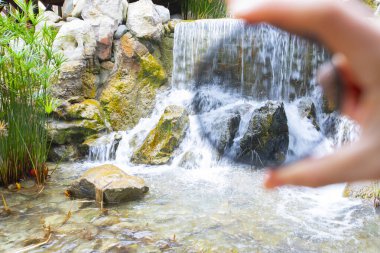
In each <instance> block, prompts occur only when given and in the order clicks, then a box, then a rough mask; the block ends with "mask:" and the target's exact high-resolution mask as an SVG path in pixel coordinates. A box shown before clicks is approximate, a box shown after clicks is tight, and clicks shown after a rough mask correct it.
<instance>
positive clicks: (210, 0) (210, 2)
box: [182, 0, 227, 19]
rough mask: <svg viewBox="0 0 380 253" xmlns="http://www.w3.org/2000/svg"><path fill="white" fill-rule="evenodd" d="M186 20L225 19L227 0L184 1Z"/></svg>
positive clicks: (183, 7)
mask: <svg viewBox="0 0 380 253" xmlns="http://www.w3.org/2000/svg"><path fill="white" fill-rule="evenodd" d="M182 13H183V16H184V19H207V18H224V17H226V14H227V8H226V3H225V0H184V1H183V2H182Z"/></svg>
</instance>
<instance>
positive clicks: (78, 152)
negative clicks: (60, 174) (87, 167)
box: [48, 144, 88, 162]
mask: <svg viewBox="0 0 380 253" xmlns="http://www.w3.org/2000/svg"><path fill="white" fill-rule="evenodd" d="M81 146H82V145H79V144H67V145H58V146H57V145H52V146H51V147H50V150H49V154H48V160H49V161H51V162H69V161H70V162H74V161H78V160H80V159H82V158H83V157H85V156H86V155H87V154H88V149H85V148H81Z"/></svg>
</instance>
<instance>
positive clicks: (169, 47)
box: [160, 36, 174, 76]
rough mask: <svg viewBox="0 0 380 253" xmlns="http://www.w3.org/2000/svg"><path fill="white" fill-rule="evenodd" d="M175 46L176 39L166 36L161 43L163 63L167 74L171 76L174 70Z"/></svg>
mask: <svg viewBox="0 0 380 253" xmlns="http://www.w3.org/2000/svg"><path fill="white" fill-rule="evenodd" d="M173 46H174V38H171V37H169V36H164V37H163V38H162V41H161V43H160V50H161V61H162V65H163V66H164V68H165V70H166V72H167V73H168V75H169V76H171V73H172V70H173Z"/></svg>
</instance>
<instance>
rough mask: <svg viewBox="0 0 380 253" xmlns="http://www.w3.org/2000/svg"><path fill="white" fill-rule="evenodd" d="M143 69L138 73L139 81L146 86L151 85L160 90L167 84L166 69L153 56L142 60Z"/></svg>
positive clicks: (149, 55) (146, 56)
mask: <svg viewBox="0 0 380 253" xmlns="http://www.w3.org/2000/svg"><path fill="white" fill-rule="evenodd" d="M140 64H141V69H140V72H139V73H138V80H139V81H140V82H141V83H142V84H143V85H144V86H145V85H151V86H153V87H155V88H158V87H160V86H162V85H164V84H165V83H166V82H167V80H168V79H167V75H166V72H165V69H164V68H163V67H162V66H161V64H160V63H159V62H158V60H157V59H156V58H155V57H154V56H153V55H151V54H147V55H145V56H143V57H141V58H140Z"/></svg>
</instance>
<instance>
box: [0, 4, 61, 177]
mask: <svg viewBox="0 0 380 253" xmlns="http://www.w3.org/2000/svg"><path fill="white" fill-rule="evenodd" d="M15 2H16V4H17V5H18V6H19V9H12V10H11V11H10V12H9V13H8V15H6V16H4V15H3V16H2V15H0V185H8V184H10V183H14V182H16V181H18V180H19V179H20V178H24V177H26V176H34V177H36V180H37V183H38V184H42V183H43V182H44V180H45V177H46V173H47V167H46V159H47V154H48V149H49V145H48V135H47V130H46V124H47V117H48V115H47V113H46V109H47V108H48V107H49V104H50V103H51V100H52V98H51V97H50V96H49V87H50V84H51V83H53V82H54V81H55V80H56V78H57V76H58V70H59V66H60V65H61V63H62V61H63V57H62V56H61V55H59V54H55V53H54V52H53V49H52V44H53V41H54V38H55V35H56V31H55V30H53V29H50V28H48V27H46V26H44V27H43V28H42V29H41V31H39V32H36V31H35V28H34V27H35V26H36V25H37V24H38V23H39V22H41V16H40V15H36V14H34V12H33V9H34V6H33V4H32V1H29V2H28V3H27V2H26V1H25V0H15Z"/></svg>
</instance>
